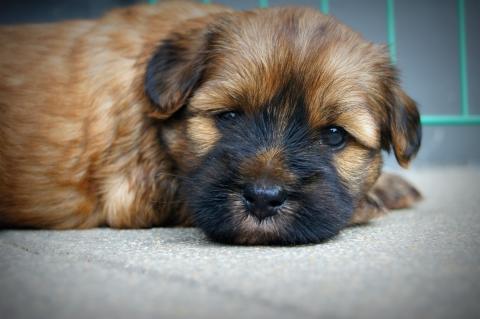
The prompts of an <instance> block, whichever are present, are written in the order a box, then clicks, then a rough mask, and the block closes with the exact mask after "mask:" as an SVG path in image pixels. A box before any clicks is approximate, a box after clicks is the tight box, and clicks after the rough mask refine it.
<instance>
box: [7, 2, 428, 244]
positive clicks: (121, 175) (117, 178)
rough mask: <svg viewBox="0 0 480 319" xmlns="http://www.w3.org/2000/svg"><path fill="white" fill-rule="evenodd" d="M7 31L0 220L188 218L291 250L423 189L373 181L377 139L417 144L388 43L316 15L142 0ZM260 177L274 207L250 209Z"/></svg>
mask: <svg viewBox="0 0 480 319" xmlns="http://www.w3.org/2000/svg"><path fill="white" fill-rule="evenodd" d="M0 42H1V43H2V48H1V49H0V78H1V81H0V113H1V114H2V115H1V117H0V145H1V147H0V195H1V196H0V224H1V225H3V227H36V228H57V229H64V228H87V227H96V226H103V225H107V226H111V227H121V228H127V227H128V228H130V227H151V226H156V225H191V224H192V223H194V224H195V225H197V226H199V227H201V228H202V229H203V230H204V231H205V232H206V233H207V234H208V235H209V236H210V237H211V238H213V239H216V240H220V241H224V242H230V243H240V244H298V243H310V242H319V241H322V240H324V239H327V238H330V237H332V236H333V235H335V234H337V233H338V232H339V231H340V230H341V229H342V228H343V227H345V226H347V225H348V224H356V223H364V222H367V221H368V220H369V219H371V218H373V217H376V216H378V215H380V214H382V213H384V212H385V211H386V209H387V208H401V207H406V206H409V205H411V204H412V203H413V202H414V201H416V200H417V199H418V198H419V197H420V195H419V194H418V192H416V190H415V189H414V188H412V187H411V186H410V185H409V184H408V183H406V182H404V181H403V180H401V179H400V178H399V177H394V176H386V177H385V178H382V179H381V180H380V181H382V183H379V184H377V185H375V182H376V181H377V179H378V177H379V176H380V171H381V165H382V160H381V150H382V149H386V150H389V149H393V151H394V153H395V155H396V157H397V159H398V161H399V163H400V164H401V165H402V166H406V165H408V163H409V162H410V160H411V159H412V158H413V156H414V155H415V154H416V152H417V151H418V148H419V147H420V140H421V127H420V124H419V115H418V112H417V108H416V105H415V103H414V101H412V100H411V99H410V98H409V97H408V96H407V95H406V94H405V93H404V92H403V91H402V89H401V88H400V87H399V84H398V80H397V72H396V70H395V68H394V67H393V66H392V65H391V64H390V62H389V59H388V55H387V53H386V50H385V49H384V48H382V47H379V46H377V45H374V44H372V43H369V42H367V41H366V40H364V39H363V38H362V37H361V36H360V35H359V34H357V33H355V32H354V31H352V30H350V29H349V28H348V27H346V26H344V25H342V24H340V23H339V22H338V21H336V20H335V19H334V18H332V17H327V16H324V15H322V14H320V13H319V12H317V11H315V10H313V9H307V8H272V9H267V10H254V11H249V12H232V11H231V10H229V9H227V8H224V7H221V6H214V5H208V6H206V5H201V4H195V3H179V2H175V3H166V4H161V5H157V6H134V7H130V8H126V9H119V10H114V11H112V12H111V13H109V14H107V15H106V16H105V17H103V18H101V19H99V20H96V21H70V22H64V23H55V24H44V25H26V26H12V27H8V26H7V27H1V28H0ZM332 126H334V127H338V128H343V130H344V132H346V135H345V137H346V139H345V142H344V143H343V144H342V145H341V147H338V148H335V147H332V146H331V145H328V143H325V139H326V138H327V137H328V136H327V137H326V135H325V134H326V133H325V132H326V131H325V130H326V129H327V128H329V127H332ZM385 181H387V182H385ZM252 184H253V185H257V184H261V185H263V186H265V185H274V186H275V187H279V188H281V190H282V192H283V193H284V194H285V201H284V202H282V204H281V205H278V207H276V208H275V210H274V214H273V213H272V216H269V217H266V218H258V217H256V216H255V215H254V214H251V213H250V212H249V209H248V207H247V206H248V205H247V204H248V203H247V202H248V200H247V201H246V199H245V198H246V197H245V196H246V195H245V189H246V188H247V187H250V185H252ZM399 185H400V186H399ZM263 186H262V187H263ZM269 187H270V186H269ZM283 193H282V194H283ZM282 200H283V199H282Z"/></svg>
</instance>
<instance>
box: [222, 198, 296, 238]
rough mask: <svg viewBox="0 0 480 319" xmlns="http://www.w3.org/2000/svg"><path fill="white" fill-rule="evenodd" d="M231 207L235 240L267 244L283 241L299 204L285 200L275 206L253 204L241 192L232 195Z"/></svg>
mask: <svg viewBox="0 0 480 319" xmlns="http://www.w3.org/2000/svg"><path fill="white" fill-rule="evenodd" d="M230 207H231V214H232V222H233V225H235V226H234V229H233V232H234V242H235V243H237V244H247V245H256V244H265V243H277V242H280V241H282V239H283V238H285V235H286V234H287V228H288V226H289V225H291V223H292V221H293V219H294V217H295V214H296V211H297V210H298V204H296V203H295V202H293V201H289V200H284V201H283V202H282V203H278V205H276V206H274V207H268V206H265V205H262V203H260V204H252V202H251V201H249V200H246V199H245V196H242V195H240V194H231V195H230Z"/></svg>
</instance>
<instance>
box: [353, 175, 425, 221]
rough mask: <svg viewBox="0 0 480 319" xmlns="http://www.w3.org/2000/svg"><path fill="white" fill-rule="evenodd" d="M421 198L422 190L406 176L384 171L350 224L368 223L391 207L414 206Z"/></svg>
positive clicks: (357, 209)
mask: <svg viewBox="0 0 480 319" xmlns="http://www.w3.org/2000/svg"><path fill="white" fill-rule="evenodd" d="M421 199H422V195H421V194H420V192H419V191H418V190H417V189H416V188H415V187H414V186H413V185H412V184H410V183H409V182H407V181H406V180H405V179H404V178H402V177H400V176H398V175H394V174H389V173H383V174H382V175H381V176H380V177H379V179H378V180H377V182H376V183H375V185H373V187H372V189H371V190H370V191H369V192H368V193H367V195H366V196H365V198H364V200H363V201H361V202H360V204H359V205H358V206H357V208H356V210H355V212H354V213H353V215H352V218H351V219H350V225H359V224H365V223H368V221H369V220H371V219H373V218H376V217H378V216H381V215H384V214H385V213H387V212H388V210H390V209H401V208H408V207H412V206H413V205H414V204H415V203H416V202H418V201H420V200H421Z"/></svg>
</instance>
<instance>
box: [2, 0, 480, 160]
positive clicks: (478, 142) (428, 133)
mask: <svg viewBox="0 0 480 319" xmlns="http://www.w3.org/2000/svg"><path fill="white" fill-rule="evenodd" d="M147 2H149V1H135V0H70V1H64V0H44V1H35V0H23V1H18V0H2V1H1V2H0V24H17V23H38V22H52V21H61V20H65V19H73V18H95V17H99V16H101V15H102V14H104V13H105V12H106V11H108V10H109V9H111V8H114V7H120V6H127V5H131V4H135V3H147ZM150 2H155V1H150ZM203 2H209V1H203ZM213 2H215V3H221V4H225V5H228V6H231V7H234V8H237V9H251V8H255V7H259V6H260V7H265V6H280V5H306V6H311V7H316V8H318V9H321V10H322V11H324V12H326V13H329V14H331V15H334V16H336V17H337V18H338V19H340V20H341V21H343V22H344V23H346V24H347V25H349V26H351V27H352V28H354V29H355V30H357V31H360V32H361V33H362V34H363V35H364V36H365V37H366V38H367V39H369V40H371V41H374V42H377V43H388V44H389V45H390V47H391V53H392V59H393V60H394V61H395V63H396V64H397V65H398V67H399V69H400V71H401V79H402V82H403V86H404V88H405V90H406V91H407V92H408V93H409V94H410V95H411V96H412V97H413V98H414V99H415V100H416V101H417V102H418V103H419V106H420V111H421V113H422V115H423V123H424V139H423V146H422V148H421V151H420V153H419V155H418V159H417V160H416V161H415V163H414V166H415V167H423V166H427V165H444V164H449V165H477V164H480V147H479V146H480V34H479V32H480V1H479V0H442V1H438V0H402V1H395V2H394V1H391V0H362V1H358V0H301V1H288V0H269V1H267V0H260V1H256V0H242V1H231V0H218V1H213ZM387 166H390V167H396V164H394V161H393V159H392V158H391V157H390V158H388V160H387Z"/></svg>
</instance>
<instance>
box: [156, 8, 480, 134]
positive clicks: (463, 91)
mask: <svg viewBox="0 0 480 319" xmlns="http://www.w3.org/2000/svg"><path fill="white" fill-rule="evenodd" d="M332 1H334V0H332ZM148 2H149V3H152V4H153V3H155V2H156V1H155V0H149V1H148ZM202 2H203V3H211V2H212V1H211V0H202ZM258 6H259V7H260V8H267V7H268V6H269V3H268V0H258ZM319 7H320V10H321V11H322V12H323V13H325V14H328V13H329V12H330V0H319ZM386 7H387V12H386V15H387V34H388V46H389V50H390V58H391V60H392V63H394V64H395V63H396V62H397V42H396V30H395V1H394V0H386ZM457 15H458V51H459V61H458V63H459V69H460V74H459V81H460V101H459V105H460V110H459V113H458V114H455V115H422V123H423V124H424V125H480V115H473V114H470V111H469V101H468V96H469V94H468V67H467V65H468V61H467V34H466V17H465V0H457Z"/></svg>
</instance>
